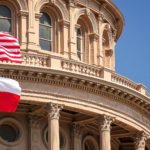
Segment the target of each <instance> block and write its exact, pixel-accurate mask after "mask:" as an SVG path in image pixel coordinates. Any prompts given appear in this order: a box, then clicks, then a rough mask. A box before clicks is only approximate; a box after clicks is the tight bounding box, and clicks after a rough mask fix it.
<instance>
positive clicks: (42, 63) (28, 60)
mask: <svg viewBox="0 0 150 150" xmlns="http://www.w3.org/2000/svg"><path fill="white" fill-rule="evenodd" d="M23 64H24V65H29V66H37V67H48V66H49V57H48V56H45V55H39V54H32V53H23Z"/></svg>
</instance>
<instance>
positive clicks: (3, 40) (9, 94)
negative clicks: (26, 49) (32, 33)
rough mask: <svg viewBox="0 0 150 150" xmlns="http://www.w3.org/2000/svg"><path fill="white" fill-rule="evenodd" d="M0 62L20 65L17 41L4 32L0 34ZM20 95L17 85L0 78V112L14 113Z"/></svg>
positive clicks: (12, 81)
mask: <svg viewBox="0 0 150 150" xmlns="http://www.w3.org/2000/svg"><path fill="white" fill-rule="evenodd" d="M0 61H2V62H3V61H10V62H12V63H22V56H21V53H20V45H19V43H18V40H17V39H16V38H15V37H13V36H12V35H10V34H9V33H6V32H0ZM20 95H21V88H20V86H19V83H18V82H17V81H15V80H12V79H9V78H3V77H0V112H14V111H16V109H17V106H18V103H19V100H20Z"/></svg>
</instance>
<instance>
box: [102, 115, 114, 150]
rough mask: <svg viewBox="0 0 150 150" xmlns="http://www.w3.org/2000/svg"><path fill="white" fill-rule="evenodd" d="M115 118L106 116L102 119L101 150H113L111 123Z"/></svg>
mask: <svg viewBox="0 0 150 150" xmlns="http://www.w3.org/2000/svg"><path fill="white" fill-rule="evenodd" d="M113 121H114V118H112V117H110V116H106V115H104V116H103V117H102V118H101V119H100V150H111V135H110V129H111V123H112V122H113Z"/></svg>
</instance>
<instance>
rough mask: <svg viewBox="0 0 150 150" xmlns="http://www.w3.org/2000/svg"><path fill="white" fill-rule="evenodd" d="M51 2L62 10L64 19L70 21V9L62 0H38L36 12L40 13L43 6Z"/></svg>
mask: <svg viewBox="0 0 150 150" xmlns="http://www.w3.org/2000/svg"><path fill="white" fill-rule="evenodd" d="M49 3H50V4H51V5H54V6H56V7H57V8H58V10H59V11H60V12H61V15H62V18H61V19H63V20H66V21H69V11H68V10H67V7H66V5H65V3H64V2H63V1H62V0H42V1H41V0H38V1H37V2H36V4H35V12H36V13H40V10H41V8H42V7H43V6H44V5H45V4H49Z"/></svg>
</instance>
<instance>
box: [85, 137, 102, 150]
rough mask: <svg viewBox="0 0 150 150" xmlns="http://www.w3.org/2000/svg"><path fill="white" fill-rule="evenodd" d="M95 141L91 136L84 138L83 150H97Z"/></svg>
mask: <svg viewBox="0 0 150 150" xmlns="http://www.w3.org/2000/svg"><path fill="white" fill-rule="evenodd" d="M98 149H99V148H98V145H97V142H96V140H95V139H94V138H93V137H92V136H86V137H85V139H84V140H83V150H98Z"/></svg>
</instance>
